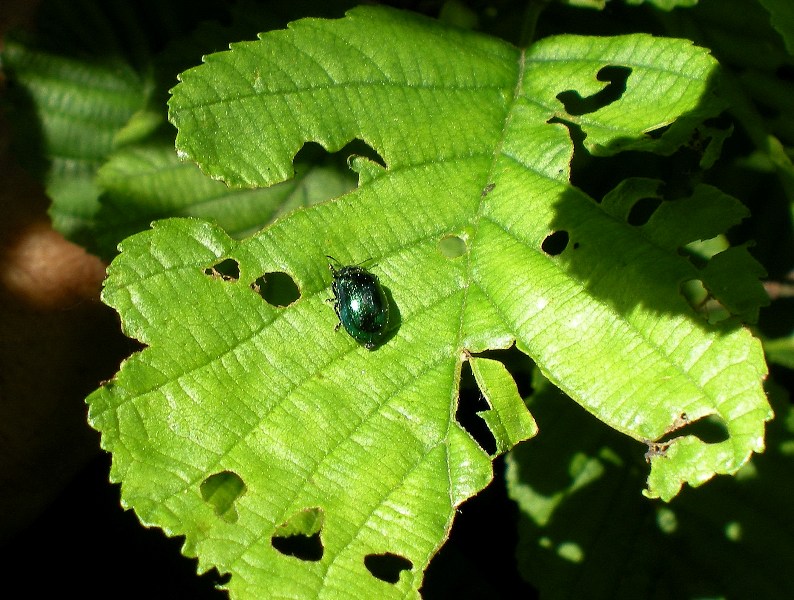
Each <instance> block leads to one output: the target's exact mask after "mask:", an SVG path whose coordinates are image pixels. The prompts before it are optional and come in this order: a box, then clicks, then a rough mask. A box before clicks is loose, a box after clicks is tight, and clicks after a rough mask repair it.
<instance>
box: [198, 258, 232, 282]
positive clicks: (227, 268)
mask: <svg viewBox="0 0 794 600" xmlns="http://www.w3.org/2000/svg"><path fill="white" fill-rule="evenodd" d="M204 275H207V276H209V277H217V278H219V279H223V280H224V281H237V280H238V279H240V263H238V262H237V261H236V260H234V259H233V258H224V259H223V260H221V261H219V262H217V263H215V264H214V265H212V266H211V267H207V268H206V269H204Z"/></svg>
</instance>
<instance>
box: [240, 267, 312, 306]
mask: <svg viewBox="0 0 794 600" xmlns="http://www.w3.org/2000/svg"><path fill="white" fill-rule="evenodd" d="M251 289H252V290H254V291H255V292H256V293H257V294H259V295H260V296H261V297H262V299H263V300H265V302H267V303H268V304H272V305H273V306H279V307H282V306H289V305H290V304H292V303H293V302H295V301H297V300H298V298H300V297H301V293H300V290H299V289H298V286H297V285H296V283H295V280H294V279H292V277H290V276H289V275H287V274H286V273H283V272H281V271H274V272H272V273H265V274H264V275H262V277H259V278H257V280H256V281H254V283H252V284H251Z"/></svg>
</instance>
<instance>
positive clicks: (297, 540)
mask: <svg viewBox="0 0 794 600" xmlns="http://www.w3.org/2000/svg"><path fill="white" fill-rule="evenodd" d="M324 521H325V512H324V511H323V509H322V508H319V507H315V508H305V509H303V510H301V511H298V512H297V513H295V514H294V515H292V516H291V517H290V518H289V519H287V520H286V521H285V522H284V523H282V524H281V525H279V526H278V527H276V531H275V532H274V533H273V536H272V537H271V538H270V543H271V544H272V546H273V548H275V549H276V550H278V551H279V552H281V554H283V555H285V556H292V557H294V558H297V559H299V560H306V561H312V562H316V561H318V560H320V559H321V558H322V557H323V543H322V540H321V539H320V532H321V530H322V528H323V523H324Z"/></svg>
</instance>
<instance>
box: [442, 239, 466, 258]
mask: <svg viewBox="0 0 794 600" xmlns="http://www.w3.org/2000/svg"><path fill="white" fill-rule="evenodd" d="M438 250H439V252H441V254H442V255H443V256H444V257H445V258H449V259H453V258H458V257H459V256H463V255H464V254H466V241H465V240H464V239H463V238H462V237H460V236H459V235H454V234H449V235H445V236H444V237H442V238H441V239H440V240H439V241H438Z"/></svg>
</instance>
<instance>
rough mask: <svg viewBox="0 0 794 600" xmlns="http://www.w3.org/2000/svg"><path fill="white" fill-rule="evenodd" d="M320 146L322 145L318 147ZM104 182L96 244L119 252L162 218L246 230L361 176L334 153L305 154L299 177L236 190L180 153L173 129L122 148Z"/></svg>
mask: <svg viewBox="0 0 794 600" xmlns="http://www.w3.org/2000/svg"><path fill="white" fill-rule="evenodd" d="M315 154H316V153H315ZM97 183H98V185H99V187H100V189H101V190H102V195H101V196H100V199H99V200H100V208H99V211H98V212H97V214H96V217H95V220H94V229H95V231H96V234H95V246H96V247H97V249H98V251H99V253H100V255H102V256H113V255H114V254H115V251H116V246H117V244H118V243H119V241H120V240H123V239H124V238H125V237H128V236H130V235H132V234H134V233H137V232H139V231H143V230H144V229H146V228H147V227H149V225H150V224H151V223H152V221H155V220H157V219H163V218H167V217H176V216H194V217H203V218H207V219H213V220H214V221H215V222H216V223H217V224H218V225H220V226H221V227H223V229H224V230H225V231H226V232H227V233H229V234H230V235H232V236H233V237H236V238H240V237H244V236H246V235H250V234H252V233H254V232H255V231H258V230H259V229H261V228H262V227H263V226H264V225H265V224H266V223H268V222H270V221H272V220H274V219H275V218H277V217H278V216H280V215H282V214H286V213H287V212H289V211H290V210H294V209H295V208H298V207H301V206H308V205H310V204H314V203H315V202H319V201H323V200H327V199H329V198H333V197H336V196H340V195H342V194H344V193H345V192H347V191H349V190H350V189H351V188H352V187H353V186H354V185H355V182H354V180H353V177H352V173H350V172H349V171H347V172H345V171H343V170H342V169H341V168H340V167H339V166H338V165H337V164H335V163H334V162H333V160H329V158H328V157H322V156H312V157H307V159H306V160H302V161H301V163H300V164H299V166H298V167H297V173H296V176H295V178H294V179H291V180H290V181H286V182H284V183H282V184H279V185H276V186H272V187H270V188H261V189H254V190H231V189H229V188H228V187H227V186H226V185H224V184H223V183H222V182H220V181H215V180H212V179H210V178H209V177H207V176H206V175H204V174H203V173H201V171H199V169H198V167H196V165H195V164H192V163H187V162H183V161H180V160H179V158H178V157H177V155H176V153H175V152H174V146H173V137H172V136H158V137H155V138H153V139H150V140H144V141H142V142H140V143H136V144H132V145H130V146H128V147H125V148H122V149H121V150H118V151H116V152H114V153H113V154H112V155H111V156H110V158H109V160H108V161H107V162H106V163H105V164H104V165H103V166H102V168H101V169H100V170H99V172H98V174H97Z"/></svg>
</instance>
